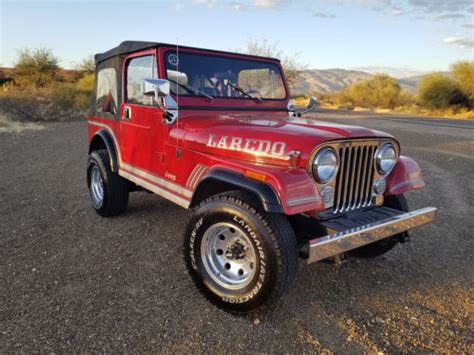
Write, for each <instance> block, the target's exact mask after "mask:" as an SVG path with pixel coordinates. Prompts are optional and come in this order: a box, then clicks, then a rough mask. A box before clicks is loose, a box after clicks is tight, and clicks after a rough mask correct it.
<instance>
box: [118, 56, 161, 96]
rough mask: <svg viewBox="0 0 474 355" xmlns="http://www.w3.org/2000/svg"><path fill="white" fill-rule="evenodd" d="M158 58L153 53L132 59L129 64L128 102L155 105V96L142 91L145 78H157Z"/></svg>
mask: <svg viewBox="0 0 474 355" xmlns="http://www.w3.org/2000/svg"><path fill="white" fill-rule="evenodd" d="M157 77H158V73H157V69H156V59H155V56H153V55H147V56H144V57H138V58H133V59H131V60H130V61H129V62H128V64H127V100H126V102H128V103H131V104H139V105H153V98H152V97H150V96H145V95H143V94H142V91H141V83H142V81H143V80H144V79H156V78H157Z"/></svg>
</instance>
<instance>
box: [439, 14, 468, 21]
mask: <svg viewBox="0 0 474 355" xmlns="http://www.w3.org/2000/svg"><path fill="white" fill-rule="evenodd" d="M465 17H466V15H464V14H456V13H451V14H444V15H439V16H436V17H435V19H436V20H456V19H459V18H465Z"/></svg>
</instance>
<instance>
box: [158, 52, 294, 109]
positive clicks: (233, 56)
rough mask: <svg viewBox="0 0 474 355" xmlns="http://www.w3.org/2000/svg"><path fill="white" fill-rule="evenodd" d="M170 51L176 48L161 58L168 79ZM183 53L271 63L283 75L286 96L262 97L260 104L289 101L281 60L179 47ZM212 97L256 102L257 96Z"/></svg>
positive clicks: (216, 99) (164, 76)
mask: <svg viewBox="0 0 474 355" xmlns="http://www.w3.org/2000/svg"><path fill="white" fill-rule="evenodd" d="M170 53H176V49H171V48H169V47H168V48H166V50H164V51H163V52H162V55H161V60H162V63H163V79H166V80H168V75H167V73H166V71H167V68H166V63H165V60H166V57H167V56H168V54H170ZM181 53H186V54H191V55H200V56H206V57H215V58H225V59H235V60H241V61H246V62H257V63H264V64H269V65H271V66H274V67H275V68H276V69H277V70H278V71H279V74H280V76H281V81H282V85H283V89H284V92H285V96H284V97H283V98H279V99H274V98H265V97H262V98H261V99H262V102H259V103H258V105H262V104H263V103H265V102H284V101H288V99H289V95H290V93H289V89H288V84H287V82H286V77H285V72H284V71H283V68H282V66H281V63H280V61H279V60H276V59H272V58H265V57H258V56H255V57H253V56H247V55H240V54H239V53H227V52H217V53H213V52H211V51H206V50H202V51H201V50H192V49H187V48H186V49H179V50H178V54H181ZM171 95H174V96H179V97H180V98H196V97H200V96H199V95H194V94H179V95H177V94H176V93H174V92H171ZM212 98H213V99H214V101H217V102H218V101H220V100H240V101H245V102H249V101H251V102H254V103H256V101H255V100H256V98H250V97H246V96H243V97H242V96H241V97H233V96H225V97H224V96H212Z"/></svg>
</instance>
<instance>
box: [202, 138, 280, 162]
mask: <svg viewBox="0 0 474 355" xmlns="http://www.w3.org/2000/svg"><path fill="white" fill-rule="evenodd" d="M207 146H208V147H213V148H220V149H228V150H237V151H239V152H246V153H255V154H267V155H273V156H277V157H282V156H283V155H284V154H285V147H286V143H284V142H272V141H269V140H264V139H255V138H242V137H228V136H221V137H220V138H216V135H215V134H210V135H209V139H208V141H207Z"/></svg>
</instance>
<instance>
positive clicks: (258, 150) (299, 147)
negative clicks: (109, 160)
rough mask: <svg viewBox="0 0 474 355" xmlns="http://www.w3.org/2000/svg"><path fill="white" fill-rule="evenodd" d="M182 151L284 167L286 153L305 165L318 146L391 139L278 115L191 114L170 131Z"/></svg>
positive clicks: (358, 130) (353, 128)
mask: <svg viewBox="0 0 474 355" xmlns="http://www.w3.org/2000/svg"><path fill="white" fill-rule="evenodd" d="M170 136H171V137H173V138H178V139H180V142H179V144H180V145H181V146H182V147H183V148H187V149H190V150H194V151H200V152H202V153H208V154H212V155H220V156H223V157H226V158H230V159H239V160H245V161H249V162H257V163H264V164H272V165H285V166H288V160H289V153H290V152H294V151H299V152H300V153H301V163H302V164H305V163H306V160H307V158H308V156H309V155H310V154H311V152H312V151H313V150H314V149H315V148H316V147H317V146H318V145H320V144H321V143H324V142H328V141H334V140H344V139H348V140H350V139H359V138H393V137H392V136H390V135H389V134H387V133H384V132H380V131H375V130H371V129H368V128H363V127H358V126H349V125H342V124H335V123H330V122H325V121H318V120H314V119H305V118H292V117H288V116H287V115H286V113H285V114H282V113H280V112H277V113H272V114H268V115H262V114H258V115H257V114H234V115H232V114H228V115H225V114H223V115H215V116H211V117H210V115H191V116H187V117H183V118H180V121H179V129H178V127H177V125H174V128H173V129H172V130H171V132H170Z"/></svg>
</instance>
